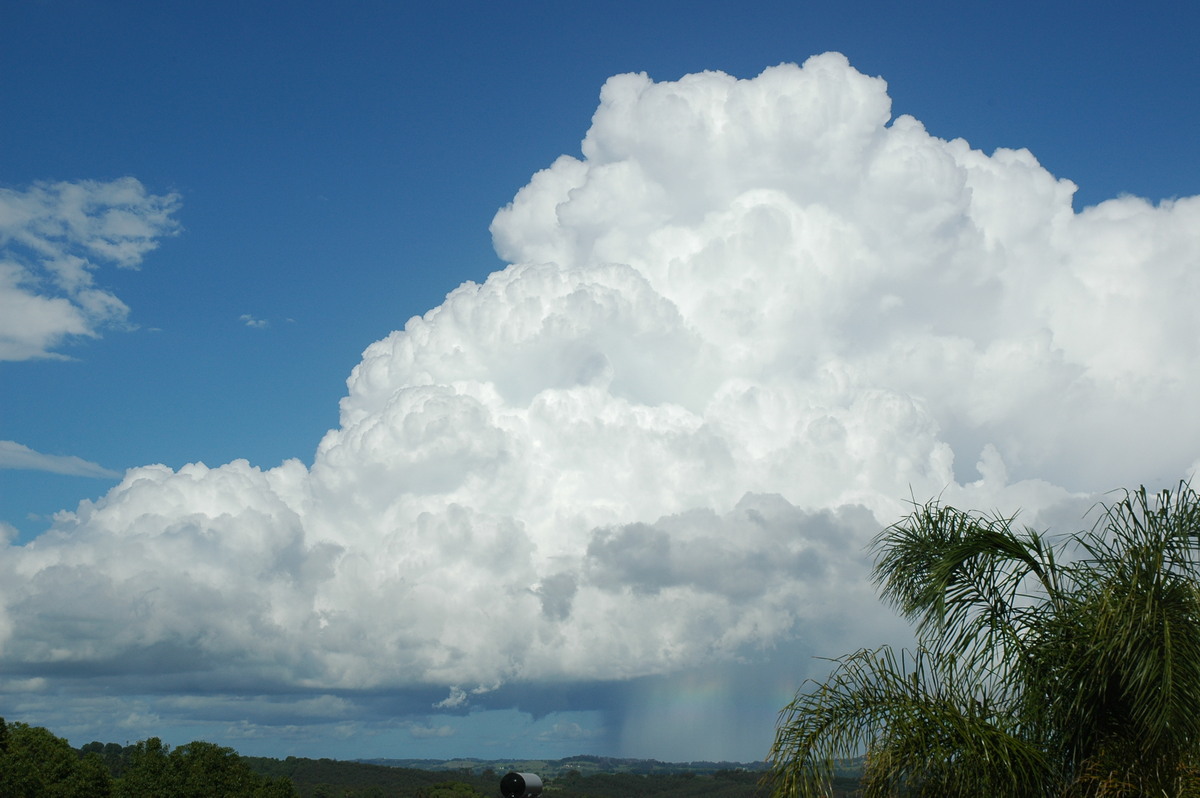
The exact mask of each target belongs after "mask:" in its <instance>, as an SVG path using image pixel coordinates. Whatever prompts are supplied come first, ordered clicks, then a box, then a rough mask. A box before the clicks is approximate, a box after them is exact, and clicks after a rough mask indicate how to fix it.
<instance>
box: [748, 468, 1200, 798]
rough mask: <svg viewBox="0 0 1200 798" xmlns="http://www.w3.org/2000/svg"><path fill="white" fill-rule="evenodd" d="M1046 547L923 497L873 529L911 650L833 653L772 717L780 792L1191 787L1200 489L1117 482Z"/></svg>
mask: <svg viewBox="0 0 1200 798" xmlns="http://www.w3.org/2000/svg"><path fill="white" fill-rule="evenodd" d="M1097 509H1098V514H1097V515H1098V517H1097V520H1096V523H1095V525H1094V526H1093V527H1092V528H1091V529H1090V530H1088V531H1085V532H1079V533H1075V534H1072V535H1068V536H1065V537H1063V538H1061V539H1059V540H1057V541H1055V542H1052V541H1051V540H1050V539H1049V538H1048V537H1047V536H1046V535H1044V534H1042V533H1039V532H1036V531H1034V530H1032V529H1029V528H1018V527H1017V525H1016V523H1015V519H1014V518H1013V517H1008V516H1002V515H983V514H979V513H975V512H965V511H962V510H958V509H955V508H953V507H949V506H944V505H942V504H941V503H940V502H938V501H931V502H929V503H927V504H925V505H922V506H918V507H916V508H915V510H914V512H913V513H912V514H911V515H909V516H908V517H906V518H905V519H903V520H902V521H900V522H899V523H897V524H895V525H893V526H891V527H888V528H887V529H885V530H884V531H883V532H882V533H880V535H879V536H878V537H877V538H876V539H875V541H874V543H873V549H874V551H875V555H876V560H875V568H874V579H875V582H876V584H877V585H878V586H879V588H880V592H881V594H882V597H883V598H884V600H885V601H887V602H888V603H890V604H892V605H893V606H894V607H895V608H896V609H897V610H898V611H899V612H900V613H901V615H902V616H904V617H905V618H906V619H908V620H910V621H911V622H913V623H914V624H915V629H916V636H917V646H916V649H915V650H914V651H912V652H908V651H901V652H896V651H894V650H893V649H891V648H888V647H882V648H879V649H875V650H861V651H858V652H856V653H853V654H850V655H848V656H845V657H842V658H840V659H837V660H834V662H835V663H836V665H835V668H834V670H833V673H832V674H831V676H830V677H829V678H828V680H826V681H825V682H824V683H821V684H816V683H808V684H806V685H805V688H802V689H801V691H800V692H799V693H797V695H796V697H795V699H794V700H793V701H792V702H791V703H790V704H789V705H788V706H787V707H785V708H784V710H783V711H782V712H781V713H780V719H779V725H778V728H777V730H776V736H775V742H774V745H773V746H772V748H771V753H770V760H771V764H772V768H771V772H770V775H769V777H768V778H769V780H770V782H771V785H772V788H773V790H774V793H775V795H776V796H778V798H795V797H803V798H807V797H808V796H819V795H830V794H831V787H830V785H831V783H832V779H833V776H834V774H835V772H836V770H837V768H838V767H839V766H840V765H841V764H844V763H845V761H846V760H852V759H856V758H858V757H860V756H861V757H864V758H863V761H862V768H863V769H862V773H863V776H862V782H861V788H862V792H863V795H864V796H868V797H870V796H892V795H906V796H925V795H929V796H933V795H936V796H1019V797H1020V798H1030V797H1031V796H1047V797H1049V796H1054V797H1055V798H1058V797H1060V796H1063V797H1066V798H1076V797H1078V798H1084V797H1085V796H1086V797H1087V798H1101V796H1104V797H1106V798H1107V797H1108V796H1114V797H1115V796H1121V797H1122V798H1123V797H1125V796H1189V795H1196V796H1200V496H1198V495H1197V493H1196V492H1195V491H1194V490H1193V489H1192V488H1191V486H1190V485H1189V484H1188V483H1186V482H1183V483H1180V485H1179V486H1178V488H1177V489H1176V490H1175V491H1169V490H1164V491H1161V492H1159V493H1157V494H1148V493H1147V491H1146V489H1145V488H1144V487H1143V488H1139V489H1138V490H1136V491H1125V492H1123V494H1122V498H1121V499H1120V500H1119V501H1117V502H1115V503H1113V504H1111V505H1110V504H1100V505H1097Z"/></svg>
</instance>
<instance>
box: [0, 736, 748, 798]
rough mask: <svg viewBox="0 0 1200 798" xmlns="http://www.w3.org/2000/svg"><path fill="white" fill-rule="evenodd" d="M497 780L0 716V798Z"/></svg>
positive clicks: (577, 794) (646, 797)
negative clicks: (63, 728) (176, 742)
mask: <svg viewBox="0 0 1200 798" xmlns="http://www.w3.org/2000/svg"><path fill="white" fill-rule="evenodd" d="M622 764H623V766H628V765H629V761H628V760H626V761H624V762H623V763H622ZM501 775H503V774H502V773H499V772H497V771H496V770H494V769H492V768H490V767H487V768H482V769H478V768H464V769H461V770H456V771H445V770H443V771H429V770H419V769H415V768H403V767H392V766H385V765H375V764H367V763H363V762H346V761H338V760H333V759H306V758H299V757H287V758H286V759H271V758H266V757H243V756H240V755H238V753H237V752H236V751H234V750H233V749H232V748H224V747H221V746H218V745H215V744H213V743H207V742H202V741H196V742H191V743H188V744H187V745H181V746H178V747H176V748H171V747H169V746H167V745H164V744H163V742H162V741H161V740H160V739H158V738H157V737H152V738H150V739H149V740H144V741H142V742H139V743H137V744H136V745H126V746H121V745H118V744H116V743H99V742H92V743H88V744H87V745H85V746H83V747H82V748H79V749H75V748H72V747H71V745H70V743H68V742H67V741H66V740H64V739H62V738H60V737H56V736H55V735H53V734H52V733H50V732H49V731H47V730H46V729H44V728H41V727H38V726H29V725H27V724H24V723H5V722H4V720H3V719H2V718H0V798H496V796H497V795H498V793H499V789H498V788H499V782H500V776H501ZM762 775H763V774H762V773H761V772H755V771H748V770H741V769H731V770H720V771H717V772H715V773H708V774H697V773H670V774H668V773H631V772H623V773H580V772H578V771H575V770H568V771H566V772H564V773H562V774H561V775H558V776H557V777H554V776H551V775H550V774H546V775H545V776H544V777H543V781H544V782H545V785H546V787H545V792H544V793H543V798H765V792H764V790H763V789H762V788H761V787H760V781H761V778H762Z"/></svg>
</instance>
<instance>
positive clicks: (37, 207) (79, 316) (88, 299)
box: [0, 177, 180, 360]
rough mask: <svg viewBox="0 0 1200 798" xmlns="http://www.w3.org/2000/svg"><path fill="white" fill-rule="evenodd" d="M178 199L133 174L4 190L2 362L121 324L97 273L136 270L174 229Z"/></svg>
mask: <svg viewBox="0 0 1200 798" xmlns="http://www.w3.org/2000/svg"><path fill="white" fill-rule="evenodd" d="M179 203H180V200H179V196H178V195H176V194H166V195H161V196H160V195H154V194H150V193H148V192H147V191H146V189H145V187H144V186H143V185H142V184H141V183H140V182H138V181H137V180H135V179H133V178H131V177H126V178H122V179H120V180H113V181H111V182H107V183H105V182H97V181H91V180H83V181H78V182H59V183H35V184H33V185H32V186H30V187H29V188H28V189H26V190H23V191H20V190H14V189H7V188H0V360H29V359H33V358H47V357H62V354H61V353H60V352H58V351H57V347H59V346H60V345H61V344H62V343H63V342H64V341H65V340H67V339H69V338H71V337H73V336H84V337H95V336H97V335H99V334H100V331H101V330H102V329H104V328H105V327H113V326H121V325H123V324H124V323H125V320H126V318H127V317H128V315H129V308H128V306H126V305H125V303H124V302H122V301H121V300H120V299H119V298H118V297H117V296H115V295H114V294H112V293H111V292H109V291H107V290H105V289H104V288H102V287H99V286H98V285H97V284H96V281H95V273H96V271H97V269H98V268H99V267H100V266H102V265H110V266H116V267H118V268H123V269H133V268H137V267H138V266H139V264H141V262H142V259H143V258H144V257H145V256H146V254H147V253H149V252H150V251H151V250H153V249H154V248H156V247H157V246H158V243H159V240H160V239H161V238H163V237H164V236H170V235H174V234H175V233H177V232H178V231H179V225H178V223H177V222H176V221H175V219H174V218H173V215H174V213H175V211H176V210H177V209H178V207H179Z"/></svg>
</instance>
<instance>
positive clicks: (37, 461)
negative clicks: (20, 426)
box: [0, 441, 121, 479]
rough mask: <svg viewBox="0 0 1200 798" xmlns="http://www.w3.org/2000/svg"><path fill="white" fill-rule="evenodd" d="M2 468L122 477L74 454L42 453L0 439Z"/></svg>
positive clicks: (70, 474) (118, 473)
mask: <svg viewBox="0 0 1200 798" xmlns="http://www.w3.org/2000/svg"><path fill="white" fill-rule="evenodd" d="M0 468H14V469H24V470H29V471H49V472H51V473H54V474H67V475H69V476H76V477H95V478H97V479H120V478H121V472H119V471H113V470H112V469H109V468H105V467H104V466H101V465H97V464H96V463H93V462H90V461H88V460H84V459H83V458H81V457H76V456H74V455H60V454H42V453H41V452H37V451H34V450H33V449H30V448H29V447H28V446H24V445H22V444H20V443H17V442H16V441H0Z"/></svg>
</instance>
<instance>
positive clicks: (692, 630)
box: [0, 54, 1200, 697]
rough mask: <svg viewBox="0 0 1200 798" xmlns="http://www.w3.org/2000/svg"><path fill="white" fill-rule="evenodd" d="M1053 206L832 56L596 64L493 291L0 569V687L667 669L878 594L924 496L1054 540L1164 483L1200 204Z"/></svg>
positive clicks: (103, 502) (1176, 429)
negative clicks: (333, 406) (316, 431)
mask: <svg viewBox="0 0 1200 798" xmlns="http://www.w3.org/2000/svg"><path fill="white" fill-rule="evenodd" d="M1073 191H1074V186H1073V185H1072V184H1071V183H1070V182H1069V181H1066V180H1059V179H1056V178H1054V177H1053V176H1052V175H1050V174H1049V173H1047V172H1046V171H1045V170H1044V169H1043V168H1042V167H1041V166H1040V165H1039V164H1038V162H1037V161H1036V160H1035V158H1034V157H1033V156H1032V155H1031V154H1030V153H1029V152H1027V151H1024V150H999V151H997V152H995V153H993V154H991V155H986V154H984V153H982V152H979V151H976V150H972V149H971V148H970V146H969V145H968V144H967V142H965V141H962V140H955V141H949V142H947V141H944V140H941V139H938V138H935V137H932V136H930V135H929V134H928V133H927V132H926V131H925V130H924V128H923V127H922V126H921V124H920V123H919V122H917V120H915V119H913V118H911V117H907V116H902V117H899V118H897V119H894V120H892V119H891V111H890V101H889V99H888V96H887V93H886V85H885V84H884V82H883V81H882V80H879V79H877V78H870V77H866V76H864V75H862V74H860V73H858V72H857V71H855V70H854V69H852V68H851V67H850V65H849V64H848V63H847V62H846V59H845V58H843V57H842V56H840V55H836V54H827V55H823V56H819V57H816V58H813V59H810V60H809V61H808V62H806V63H805V64H804V66H803V67H797V66H792V65H783V66H779V67H775V68H772V69H768V70H766V71H765V72H764V73H763V74H762V75H760V76H759V77H757V78H755V79H753V80H735V79H734V78H732V77H729V76H727V75H724V74H720V73H704V74H698V75H690V76H687V77H685V78H683V79H682V80H680V81H678V82H673V83H654V82H652V81H651V80H650V79H649V78H647V77H646V76H644V75H621V76H617V77H614V78H612V79H611V80H610V81H609V82H608V83H607V84H606V85H605V87H604V89H603V91H602V94H601V101H600V106H599V108H598V110H597V111H596V114H595V117H594V118H593V122H592V127H591V129H590V131H589V132H588V133H587V137H586V139H585V140H584V142H583V158H582V159H577V158H572V157H565V156H564V157H562V158H559V159H558V160H557V161H556V162H554V164H553V165H552V166H550V167H549V168H548V169H546V170H544V171H542V172H539V173H538V174H536V175H535V176H534V177H533V179H532V180H531V182H530V183H529V185H528V186H526V187H525V188H523V189H522V190H521V191H520V192H519V193H518V194H517V196H516V198H515V199H514V201H513V202H512V204H511V205H509V206H508V207H506V208H504V209H503V210H501V211H500V212H499V213H498V214H497V216H496V219H495V221H494V223H493V226H492V232H493V235H494V239H495V242H496V248H497V251H498V252H499V253H500V255H501V256H502V257H503V258H504V259H505V260H506V261H508V262H510V263H511V264H512V265H510V266H508V267H507V268H505V269H504V270H502V271H499V272H497V273H495V274H493V275H492V276H491V277H490V278H489V279H488V280H487V281H486V282H485V283H484V284H483V285H475V284H471V283H468V284H465V285H463V286H462V287H460V288H458V289H457V290H456V291H454V292H453V293H452V294H450V295H449V296H448V297H447V299H446V301H445V303H444V304H443V305H441V306H440V307H438V308H435V309H433V310H431V311H430V312H429V313H427V314H426V315H425V316H423V317H421V318H413V319H411V320H409V322H408V323H407V324H406V325H405V328H404V329H403V330H402V331H397V332H395V333H393V334H392V335H390V336H388V337H387V338H385V339H383V340H381V341H378V342H376V343H374V344H372V345H371V346H370V347H369V348H368V349H367V350H366V352H365V353H364V355H363V359H362V362H361V363H360V364H359V365H358V366H357V367H356V368H355V369H354V371H353V373H352V374H351V376H350V378H349V380H348V383H347V385H348V394H347V396H346V397H345V398H344V399H343V400H342V404H341V423H340V426H339V428H338V429H335V430H331V431H330V432H329V433H328V434H327V435H326V436H325V438H324V439H323V440H322V441H321V442H320V445H319V447H318V449H317V452H316V455H315V459H314V462H313V464H312V466H311V468H308V467H306V466H305V465H303V464H301V463H299V462H295V461H291V462H287V463H284V464H282V465H281V466H279V467H277V468H274V469H270V470H260V469H258V468H255V467H252V466H251V465H250V464H248V463H246V462H244V461H238V462H234V463H230V464H228V465H224V466H221V467H219V468H207V467H205V466H203V465H190V466H187V467H184V468H182V469H180V470H179V471H177V472H176V471H172V470H170V469H168V468H165V467H161V466H149V467H145V468H139V469H134V470H131V471H130V472H128V473H127V474H126V476H125V478H124V480H123V481H122V482H121V484H120V485H118V486H117V487H116V488H114V489H113V490H112V491H111V492H110V493H109V494H108V495H107V496H105V497H104V498H102V499H100V500H99V501H96V502H94V503H90V502H84V503H83V504H82V505H81V506H80V507H79V508H78V509H77V510H76V511H75V512H74V513H65V514H62V515H61V516H60V517H59V519H58V521H57V522H56V524H55V526H54V528H53V529H52V530H51V531H49V532H48V533H46V534H44V535H43V536H42V537H40V538H39V539H37V540H35V541H33V542H31V543H29V544H27V545H26V546H24V547H20V548H10V550H9V551H6V552H5V553H4V556H3V558H0V608H2V615H0V660H2V661H3V663H4V668H5V670H6V671H8V672H9V673H18V674H19V673H22V672H25V673H28V674H37V675H42V676H45V675H46V674H62V675H67V676H69V675H71V674H83V673H99V672H102V673H105V674H108V676H107V677H106V678H108V679H109V680H110V681H111V682H112V683H113V684H114V685H117V686H118V687H119V686H120V685H121V684H122V683H124V684H126V687H127V689H131V690H132V689H135V685H136V689H139V690H145V689H147V685H155V686H161V687H163V688H164V689H165V688H168V687H169V688H171V689H182V688H183V687H184V686H189V687H188V689H205V686H206V685H207V686H214V685H223V686H224V687H222V688H221V689H236V690H244V691H270V690H275V689H288V688H296V689H300V688H303V689H315V690H326V689H356V688H362V689H380V688H395V687H404V686H414V685H427V686H442V687H455V688H458V690H457V691H454V692H451V696H452V697H453V696H456V695H457V696H462V695H465V694H466V693H465V692H464V691H467V690H472V689H474V690H480V689H483V690H486V689H489V688H491V687H493V686H495V685H497V684H500V683H502V682H510V681H516V682H519V681H532V680H579V679H615V678H624V677H630V676H635V675H639V674H649V673H662V672H669V671H672V670H675V669H678V668H682V667H686V666H689V665H694V664H697V663H703V662H707V661H712V660H714V659H721V658H728V657H734V656H739V655H742V654H745V653H746V652H751V651H753V650H754V649H755V648H757V647H761V646H770V645H772V644H774V643H777V642H779V641H782V640H788V639H791V638H793V637H795V636H796V635H797V634H800V633H801V630H802V629H807V628H819V627H820V625H821V624H823V623H828V622H836V621H837V620H839V619H844V618H846V617H851V616H853V615H854V614H855V613H856V612H859V611H860V608H862V607H873V605H871V604H869V603H866V602H870V601H871V591H870V587H869V585H867V584H865V582H864V580H863V574H864V566H863V544H864V543H865V542H866V541H867V540H868V539H869V538H870V536H871V535H872V534H874V533H875V532H876V531H877V530H878V529H879V527H880V525H882V524H887V523H890V522H891V521H894V520H896V518H898V516H899V514H901V513H902V512H903V510H904V507H905V501H906V500H907V499H908V498H909V497H910V496H915V497H916V498H918V499H923V498H926V497H929V496H931V495H936V494H942V495H943V496H944V497H946V498H947V499H949V500H952V501H955V502H964V503H969V504H971V505H972V506H979V507H985V508H990V507H993V506H999V507H1001V508H1006V509H1015V508H1016V507H1017V506H1022V507H1024V508H1025V510H1026V512H1027V513H1028V515H1027V518H1031V519H1036V518H1037V517H1038V513H1043V514H1047V513H1052V512H1054V508H1055V507H1061V506H1062V503H1063V502H1066V501H1069V500H1071V499H1072V496H1074V495H1076V494H1078V493H1080V492H1091V491H1097V490H1105V489H1110V488H1114V487H1118V486H1122V485H1128V484H1136V483H1137V482H1142V481H1150V480H1156V479H1160V478H1161V479H1172V478H1176V477H1178V476H1180V475H1182V474H1184V473H1186V472H1187V471H1188V469H1189V468H1190V467H1191V466H1192V464H1193V462H1194V461H1195V460H1196V458H1197V455H1198V452H1197V447H1196V441H1197V439H1198V438H1197V432H1198V429H1197V426H1198V424H1200V422H1198V421H1197V418H1196V415H1195V413H1193V412H1192V411H1191V410H1192V409H1191V400H1192V397H1194V396H1196V395H1198V394H1200V390H1198V389H1200V384H1198V383H1200V376H1198V375H1200V371H1198V370H1196V369H1194V368H1192V365H1193V364H1194V363H1195V362H1196V355H1197V352H1196V347H1197V346H1198V345H1200V329H1198V325H1200V321H1198V319H1200V316H1197V314H1195V313H1194V312H1192V311H1191V309H1190V307H1188V304H1189V303H1190V302H1191V300H1192V298H1193V297H1195V296H1197V295H1200V291H1198V290H1197V288H1198V286H1197V280H1198V279H1200V277H1198V275H1200V270H1198V269H1197V268H1196V267H1197V265H1198V264H1200V232H1198V231H1200V200H1198V199H1197V198H1188V199H1180V200H1176V201H1173V202H1163V203H1161V204H1159V205H1157V206H1154V205H1151V204H1149V203H1147V202H1145V201H1143V200H1140V199H1134V198H1128V197H1127V198H1120V199H1115V200H1112V201H1110V202H1106V203H1104V204H1102V205H1099V206H1097V207H1093V208H1088V209H1085V210H1083V211H1081V212H1078V213H1077V212H1075V211H1074V210H1073V208H1072V194H1073ZM976 463H977V465H976ZM1076 518H1077V516H1076ZM872 611H873V610H872ZM810 622H811V623H810ZM821 653H828V654H834V653H838V652H836V651H827V652H821ZM147 673H149V674H151V675H147ZM123 680H124V682H123ZM148 680H149V681H148ZM231 685H232V687H231Z"/></svg>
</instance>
